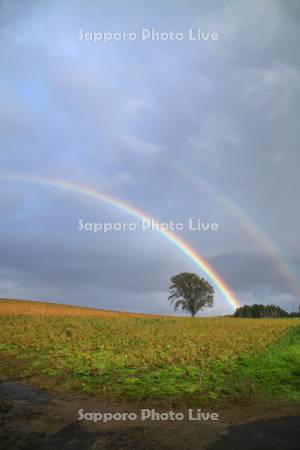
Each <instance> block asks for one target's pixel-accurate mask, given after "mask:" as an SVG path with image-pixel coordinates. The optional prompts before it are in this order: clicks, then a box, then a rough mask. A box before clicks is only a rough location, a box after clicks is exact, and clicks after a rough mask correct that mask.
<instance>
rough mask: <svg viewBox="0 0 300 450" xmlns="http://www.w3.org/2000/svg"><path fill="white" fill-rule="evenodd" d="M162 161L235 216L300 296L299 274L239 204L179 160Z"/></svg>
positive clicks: (160, 157)
mask: <svg viewBox="0 0 300 450" xmlns="http://www.w3.org/2000/svg"><path fill="white" fill-rule="evenodd" d="M158 158H159V159H160V160H161V162H164V163H165V164H166V165H168V168H170V167H171V168H172V169H173V170H174V172H176V173H178V175H179V176H181V177H184V178H186V179H187V180H188V182H189V183H191V184H192V185H193V186H194V187H196V188H197V189H198V190H200V191H202V192H204V193H205V194H208V195H209V196H210V197H211V198H212V199H213V200H214V201H216V202H217V203H218V204H219V205H221V207H222V208H223V209H224V210H225V211H226V212H227V213H229V214H230V215H231V216H232V217H234V218H235V219H236V220H237V222H238V223H239V224H240V226H241V227H242V228H243V229H244V230H245V231H246V233H247V234H248V235H249V236H250V237H251V239H253V241H254V242H256V244H258V246H259V248H260V249H262V250H263V251H264V253H265V254H266V255H268V257H269V259H270V261H271V263H272V265H273V267H274V268H275V270H276V271H277V273H278V274H279V275H280V276H281V277H282V278H283V279H284V280H285V281H286V282H287V284H288V286H289V288H290V289H291V290H292V291H293V292H294V293H295V294H296V295H297V297H299V296H300V284H299V280H298V278H297V276H296V275H295V274H294V273H293V270H292V269H291V268H290V267H289V265H288V263H287V262H286V261H285V259H284V258H283V256H282V255H281V254H280V251H279V250H278V249H277V247H276V246H275V245H274V244H273V243H272V242H271V241H270V239H268V238H267V237H266V236H265V235H264V234H263V233H262V232H261V231H260V230H259V228H258V227H257V226H256V225H255V224H254V223H253V222H252V221H251V220H250V219H249V217H247V215H246V213H245V212H244V211H243V210H242V209H241V208H240V207H239V206H237V205H235V204H234V203H233V202H232V201H231V200H230V199H229V198H228V197H227V196H225V195H224V194H222V193H220V192H218V191H217V190H216V189H215V188H213V187H212V186H211V185H210V184H209V183H208V182H207V181H205V180H204V179H203V177H201V179H200V178H199V177H198V176H196V175H194V174H193V173H191V172H190V171H187V170H186V169H184V168H183V167H182V166H181V165H179V164H178V163H177V162H175V161H173V160H171V159H170V158H164V157H163V156H158Z"/></svg>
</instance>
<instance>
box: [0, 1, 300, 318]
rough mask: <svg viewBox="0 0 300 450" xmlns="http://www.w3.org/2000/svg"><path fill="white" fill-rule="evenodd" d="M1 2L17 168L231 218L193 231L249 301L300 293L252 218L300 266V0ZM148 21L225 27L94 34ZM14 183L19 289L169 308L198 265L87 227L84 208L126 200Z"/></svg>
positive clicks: (27, 293)
mask: <svg viewBox="0 0 300 450" xmlns="http://www.w3.org/2000/svg"><path fill="white" fill-rule="evenodd" d="M0 14H1V22H2V28H1V31H0V51H1V55H2V56H1V78H0V96H1V99H2V102H1V105H0V132H1V137H0V164H1V170H3V171H17V172H27V173H33V174H39V175H46V176H50V177H53V178H55V177H56V178H68V179H70V180H74V181H75V182H79V183H81V184H84V185H89V186H92V187H94V188H98V189H104V190H106V191H108V192H110V193H111V194H113V195H116V196H118V197H120V198H123V199H124V200H127V201H129V202H131V203H132V204H134V205H136V206H137V207H140V208H142V209H143V210H145V211H146V212H148V213H150V214H153V215H154V216H155V217H157V218H159V219H161V220H178V221H181V220H184V219H186V218H189V217H192V218H197V217H200V218H201V219H202V220H206V221H217V222H218V223H219V224H220V231H219V232H218V233H216V234H212V233H210V234H203V233H202V234H201V233H194V232H192V233H191V232H188V231H184V232H182V233H181V234H180V236H181V237H183V238H185V239H186V240H187V241H188V242H190V243H191V244H192V245H193V246H194V248H195V249H197V250H198V251H199V252H201V254H202V255H203V256H204V257H206V258H207V259H208V261H209V262H210V263H211V264H212V265H213V266H214V267H215V268H216V269H217V271H218V273H219V274H220V275H221V276H222V277H223V278H224V280H225V281H226V282H227V283H228V284H229V285H230V286H231V288H232V289H233V290H234V291H235V292H236V293H237V296H238V297H239V299H240V300H241V302H245V301H248V302H253V301H258V300H262V299H263V301H264V302H268V299H270V301H271V300H272V301H274V302H275V301H276V302H278V303H280V304H284V305H285V304H286V303H288V302H289V301H290V300H291V299H292V300H295V299H296V296H295V293H294V292H293V291H292V290H291V288H290V286H289V285H288V284H287V282H286V280H285V279H284V277H282V274H280V273H278V271H276V267H274V266H273V265H272V258H271V257H270V255H269V256H268V255H266V254H265V252H264V251H263V248H262V247H261V241H259V240H257V234H256V238H255V233H254V235H253V231H252V236H251V233H250V234H249V227H248V231H247V230H245V228H243V226H242V225H241V221H240V220H238V217H237V215H236V214H239V215H240V216H239V217H241V215H243V217H244V219H242V221H243V220H244V222H245V221H247V219H246V217H248V218H249V220H250V221H251V222H252V224H254V227H257V228H258V229H260V231H261V233H263V235H264V239H265V240H269V241H270V242H273V244H274V245H275V246H276V248H277V252H278V254H280V255H281V257H282V258H285V259H286V261H287V262H288V263H289V264H290V266H291V268H292V270H293V271H294V272H295V273H296V274H297V273H298V274H299V271H300V269H299V260H300V246H299V240H298V230H299V226H300V217H299V210H298V208H297V203H298V194H299V188H300V186H299V176H298V167H299V163H300V161H299V158H300V155H299V151H298V123H297V118H298V117H299V96H300V72H299V70H300V58H299V55H298V54H299V51H298V48H299V47H298V46H299V37H300V36H299V35H300V31H299V26H298V25H299V17H300V8H299V5H297V3H296V2H293V1H283V0H281V1H279V0H275V1H271V0H264V1H258V0H257V1H254V2H251V3H249V4H246V3H245V2H237V1H234V0H232V1H229V2H228V1H227V2H225V1H221V2H217V3H212V2H208V1H207V2H201V4H199V2H196V1H189V2H185V4H184V5H183V3H182V2H172V3H169V2H167V3H164V4H163V5H162V4H161V3H159V2H157V3H156V2H153V3H151V5H150V4H149V2H101V3H96V2H90V3H88V4H86V3H83V2H82V1H79V0H78V1H75V2H68V1H60V2H58V1H53V2H39V1H27V2H8V1H2V2H1V3H0ZM143 27H144V28H145V27H149V28H157V29H160V30H161V31H164V30H170V29H171V30H172V29H173V30H174V31H185V30H187V29H188V28H189V27H191V28H198V27H199V28H201V29H202V30H203V31H210V32H217V33H219V40H218V41H215V42H212V41H211V42H189V41H188V40H185V41H182V42H170V41H168V42H162V41H160V42H154V41H153V42H151V41H149V42H141V41H140V40H137V41H134V42H109V43H106V44H104V43H101V44H100V43H92V42H85V41H79V36H78V30H80V29H84V30H86V31H100V32H101V31H113V32H115V31H120V32H122V31H125V32H126V31H127V32H128V31H138V30H140V29H141V28H143ZM174 163H176V164H175V166H174ZM180 168H182V169H183V171H181V172H180ZM189 174H190V175H189ZM197 178H198V179H200V180H202V181H204V180H205V182H207V183H208V184H210V185H212V186H213V192H215V194H211V195H208V194H207V192H203V191H201V189H200V188H199V185H197V183H195V179H197ZM0 188H1V197H0V212H1V218H2V220H1V224H0V232H1V249H2V254H3V255H5V258H2V262H1V267H0V277H1V278H0V287H1V292H2V293H3V295H7V296H19V297H32V296H33V297H35V298H43V299H49V298H50V297H51V298H54V297H56V298H57V300H60V301H64V302H73V303H77V304H80V303H81V301H82V298H83V297H84V299H85V300H84V301H85V302H87V303H88V304H90V305H93V304H95V305H97V306H106V307H109V306H110V305H111V306H112V307H114V308H115V309H117V308H118V307H119V308H121V309H126V305H127V306H128V308H129V309H130V308H131V309H135V308H136V309H139V310H143V311H156V312H159V311H162V312H167V311H170V310H169V309H168V306H166V305H167V302H166V297H167V287H168V281H169V278H170V276H171V275H172V274H173V273H176V272H177V271H180V270H196V267H194V266H193V263H192V262H190V261H189V260H188V259H187V258H186V256H183V255H181V254H180V253H179V252H178V250H176V249H175V248H172V246H171V245H170V244H169V243H167V242H165V240H163V239H162V238H161V237H157V236H153V234H151V233H149V234H146V235H139V234H132V235H128V234H126V233H120V234H117V235H116V234H106V235H99V234H97V235H95V236H93V235H87V234H84V235H82V234H80V233H78V231H77V230H76V226H77V221H78V219H79V218H80V217H85V218H86V219H87V220H91V221H98V220H100V219H102V218H103V219H104V218H107V219H109V218H111V219H113V220H120V219H122V220H123V219H127V220H128V217H126V215H125V216H124V214H123V213H121V212H120V211H117V210H114V209H113V208H111V207H107V206H103V205H101V204H99V203H97V204H96V203H95V202H94V201H92V200H87V199H84V198H81V197H80V196H75V195H73V194H68V193H66V192H65V193H64V192H58V191H56V190H55V189H49V190H47V189H45V188H41V187H39V186H33V185H30V186H29V185H27V186H25V185H24V184H20V183H13V182H9V183H7V182H5V183H4V182H1V183H0ZM220 195H222V196H225V197H226V199H225V201H224V197H222V198H223V200H222V199H221V200H220ZM218 196H219V197H218ZM230 202H231V207H230ZM232 204H234V205H235V208H232ZM226 205H227V206H226ZM232 211H234V212H232ZM237 211H238V212H237ZM252 230H253V226H252ZM99 293H102V295H100V294H99ZM151 296H152V298H153V302H152V301H151ZM100 297H101V301H100V300H99V298H100ZM217 300H218V302H217V308H216V310H215V311H216V312H226V308H227V306H226V303H224V301H222V298H221V297H220V298H219V297H218V299H217ZM99 302H100V303H99Z"/></svg>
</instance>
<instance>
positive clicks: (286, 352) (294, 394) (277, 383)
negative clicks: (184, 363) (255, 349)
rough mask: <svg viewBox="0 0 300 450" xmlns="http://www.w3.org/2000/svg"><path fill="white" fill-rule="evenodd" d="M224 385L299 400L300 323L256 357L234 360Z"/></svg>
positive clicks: (255, 393)
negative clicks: (226, 382)
mask: <svg viewBox="0 0 300 450" xmlns="http://www.w3.org/2000/svg"><path fill="white" fill-rule="evenodd" d="M235 380H236V381H235ZM228 385H229V386H230V388H231V390H232V392H238V393H240V394H242V395H253V394H254V395H258V396H264V397H283V398H288V399H291V400H300V326H298V327H295V328H294V329H292V330H290V331H289V332H288V333H287V334H286V335H285V336H283V337H282V338H281V339H279V340H278V341H277V342H276V343H274V344H272V345H271V346H270V347H269V348H268V349H267V350H265V351H264V352H262V353H261V354H258V355H257V356H256V357H254V358H244V359H241V360H239V361H237V363H236V366H235V368H234V369H233V370H232V372H231V374H230V377H229V380H228ZM229 392H230V391H229Z"/></svg>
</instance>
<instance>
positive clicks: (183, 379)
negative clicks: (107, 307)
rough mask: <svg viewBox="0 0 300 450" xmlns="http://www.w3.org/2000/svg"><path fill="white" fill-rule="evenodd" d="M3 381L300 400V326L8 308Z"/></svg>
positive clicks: (1, 313)
mask: <svg viewBox="0 0 300 450" xmlns="http://www.w3.org/2000/svg"><path fill="white" fill-rule="evenodd" d="M0 326H1V340H0V349H1V354H2V361H3V364H2V367H1V372H0V376H1V379H2V380H3V379H12V378H14V379H16V378H17V379H21V380H29V381H34V382H36V383H38V384H39V385H42V386H51V387H52V388H53V389H63V390H64V391H74V390H76V391H84V392H91V393H93V394H101V395H109V396H115V397H120V396H122V397H126V398H140V399H142V398H146V397H152V398H160V397H169V398H174V399H182V398H209V399H215V398H219V397H223V396H232V395H254V394H255V395H261V393H263V392H264V393H269V394H270V395H276V394H277V395H279V396H288V397H292V398H298V397H297V395H298V394H297V393H299V375H300V367H299V365H300V354H299V320H297V319H236V318H230V317H224V318H183V317H163V316H150V315H149V316H146V315H138V314H126V313H117V312H108V311H107V312H106V311H97V310H93V309H88V308H76V307H68V306H62V305H55V304H45V303H34V302H21V301H9V300H3V301H1V302H0Z"/></svg>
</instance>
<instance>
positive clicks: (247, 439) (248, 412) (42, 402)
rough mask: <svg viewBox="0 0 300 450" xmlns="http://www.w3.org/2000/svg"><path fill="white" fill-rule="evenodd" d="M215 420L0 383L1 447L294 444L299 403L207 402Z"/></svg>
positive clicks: (184, 449) (277, 449)
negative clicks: (132, 415)
mask: <svg viewBox="0 0 300 450" xmlns="http://www.w3.org/2000/svg"><path fill="white" fill-rule="evenodd" d="M151 406H152V407H155V408H156V410H157V411H169V410H170V409H171V410H173V411H180V412H183V413H184V415H185V419H184V420H183V421H147V422H143V421H141V420H140V410H141V409H142V408H150V407H151ZM80 409H83V410H84V411H85V412H88V411H89V412H116V411H121V412H136V413H137V415H138V420H136V421H122V422H118V421H113V422H109V423H106V424H105V423H103V422H97V423H93V422H88V421H79V420H78V418H79V414H78V411H79V410H80ZM202 411H206V412H217V413H218V414H219V416H220V420H218V421H213V420H210V421H207V422H206V421H203V420H202V421H189V420H188V419H187V417H188V414H187V406H183V407H180V408H179V407H178V406H177V407H174V406H172V405H164V406H163V407H162V405H160V407H158V406H157V405H148V404H147V405H145V404H143V403H140V404H138V403H125V402H118V404H116V403H113V402H111V401H107V400H106V401H105V400H99V399H96V398H95V397H88V396H85V397H84V396H70V395H63V394H59V393H49V392H47V391H45V390H42V389H39V388H37V387H34V386H30V385H24V384H21V383H16V382H4V383H0V427H1V429H0V450H62V449H66V450H115V449H116V450H123V449H124V450H129V449H130V450H139V449H143V450H148V449H149V450H152V449H153V450H171V449H172V450H173V449H174V450H177V449H180V450H188V449H199V450H201V449H206V450H227V449H228V450H229V449H230V450H254V449H255V450H296V449H299V448H300V410H299V405H296V404H292V403H288V402H284V401H282V402H278V400H277V401H276V402H275V401H272V400H270V401H264V402H262V401H260V402H257V401H256V402H254V401H252V402H251V401H241V400H240V399H237V400H236V401H235V402H231V403H228V404H227V405H224V404H223V405H222V406H220V405H218V404H215V405H210V407H209V408H208V407H203V408H202Z"/></svg>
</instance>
